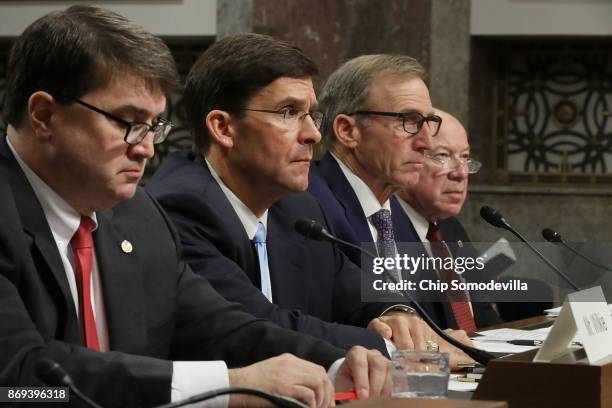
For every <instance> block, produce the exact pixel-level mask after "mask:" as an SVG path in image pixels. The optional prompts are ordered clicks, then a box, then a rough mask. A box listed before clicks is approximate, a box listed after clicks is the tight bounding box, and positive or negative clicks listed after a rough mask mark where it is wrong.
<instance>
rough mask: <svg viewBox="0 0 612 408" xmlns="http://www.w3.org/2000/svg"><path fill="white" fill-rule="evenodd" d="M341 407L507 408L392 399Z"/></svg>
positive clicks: (493, 403)
mask: <svg viewBox="0 0 612 408" xmlns="http://www.w3.org/2000/svg"><path fill="white" fill-rule="evenodd" d="M342 406H343V407H350V408H365V407H386V408H508V404H507V403H505V402H499V401H465V400H443V399H424V398H393V397H383V398H370V399H367V400H363V401H353V402H351V403H349V404H342ZM511 408H512V407H511Z"/></svg>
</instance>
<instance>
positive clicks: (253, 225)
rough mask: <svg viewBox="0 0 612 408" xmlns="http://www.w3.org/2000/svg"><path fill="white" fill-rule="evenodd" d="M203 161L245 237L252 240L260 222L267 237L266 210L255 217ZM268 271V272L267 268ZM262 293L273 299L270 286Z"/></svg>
mask: <svg viewBox="0 0 612 408" xmlns="http://www.w3.org/2000/svg"><path fill="white" fill-rule="evenodd" d="M205 162H206V165H207V166H208V170H210V174H212V176H213V178H214V179H215V181H216V182H217V184H218V185H219V187H221V191H223V194H225V197H226V198H227V199H228V201H229V202H230V205H231V206H232V208H233V209H234V212H235V213H236V215H237V216H238V218H239V219H240V222H241V223H242V226H243V227H244V231H245V232H246V234H247V237H249V241H253V238H255V234H256V233H257V228H258V227H259V223H260V222H261V223H262V224H263V226H264V232H265V234H266V235H265V236H266V237H267V235H268V210H266V211H264V213H263V215H262V216H261V217H259V218H257V216H255V214H253V211H251V209H250V208H249V207H247V206H246V204H244V203H243V202H242V201H240V199H239V198H238V196H236V194H234V192H233V191H232V190H230V188H229V187H228V186H227V185H226V184H225V183H224V182H223V180H221V178H220V177H219V175H218V174H217V172H216V171H215V169H214V168H213V166H212V165H211V164H210V162H209V161H208V160H205ZM268 266H269V265H268ZM268 273H269V268H268ZM262 281H263V279H262ZM268 282H271V279H270V276H268ZM264 295H266V298H267V299H268V300H270V299H273V297H272V288H271V287H270V288H269V293H268V294H264Z"/></svg>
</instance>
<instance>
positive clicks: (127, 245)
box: [121, 240, 134, 254]
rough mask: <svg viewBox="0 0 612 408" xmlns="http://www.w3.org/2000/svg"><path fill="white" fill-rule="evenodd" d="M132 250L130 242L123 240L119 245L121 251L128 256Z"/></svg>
mask: <svg viewBox="0 0 612 408" xmlns="http://www.w3.org/2000/svg"><path fill="white" fill-rule="evenodd" d="M133 249H134V247H133V246H132V243H131V242H130V241H127V240H123V242H122V243H121V250H122V251H123V252H125V253H126V254H129V253H131V252H132V250H133Z"/></svg>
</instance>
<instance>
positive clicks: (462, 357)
mask: <svg viewBox="0 0 612 408" xmlns="http://www.w3.org/2000/svg"><path fill="white" fill-rule="evenodd" d="M444 331H445V332H446V334H448V335H449V336H451V337H452V338H454V339H455V340H458V341H460V342H461V343H463V344H465V345H466V346H472V340H470V338H469V337H468V335H467V333H466V332H465V331H463V330H452V329H446V330H444ZM438 345H439V346H440V351H444V352H447V353H448V360H449V361H448V365H449V367H450V369H451V371H453V370H457V369H459V366H458V365H459V363H474V360H472V357H470V356H468V355H467V354H465V353H464V352H463V351H461V350H459V349H458V348H456V347H454V346H452V345H451V344H450V343H448V342H446V341H445V340H442V339H441V338H440V341H439V342H438Z"/></svg>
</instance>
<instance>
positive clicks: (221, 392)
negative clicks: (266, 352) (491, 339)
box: [155, 387, 308, 408]
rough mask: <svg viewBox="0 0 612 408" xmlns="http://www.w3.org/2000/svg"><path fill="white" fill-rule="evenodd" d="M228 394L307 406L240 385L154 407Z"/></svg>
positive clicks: (286, 406) (172, 407)
mask: <svg viewBox="0 0 612 408" xmlns="http://www.w3.org/2000/svg"><path fill="white" fill-rule="evenodd" d="M228 394H243V395H253V396H255V397H259V398H262V399H265V400H267V401H270V402H271V403H273V404H274V405H275V406H277V407H281V408H308V406H307V405H305V404H303V403H301V402H299V401H298V400H295V399H293V398H289V397H285V396H282V395H277V394H272V393H269V392H266V391H262V390H258V389H255V388H242V387H229V388H220V389H218V390H213V391H208V392H203V393H201V394H197V395H194V396H193V397H191V398H187V399H184V400H181V401H177V402H173V403H170V404H165V405H159V406H157V407H155V408H179V407H183V406H185V405H189V404H195V403H196V402H202V401H206V400H209V399H212V398H216V397H219V396H221V395H228Z"/></svg>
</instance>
